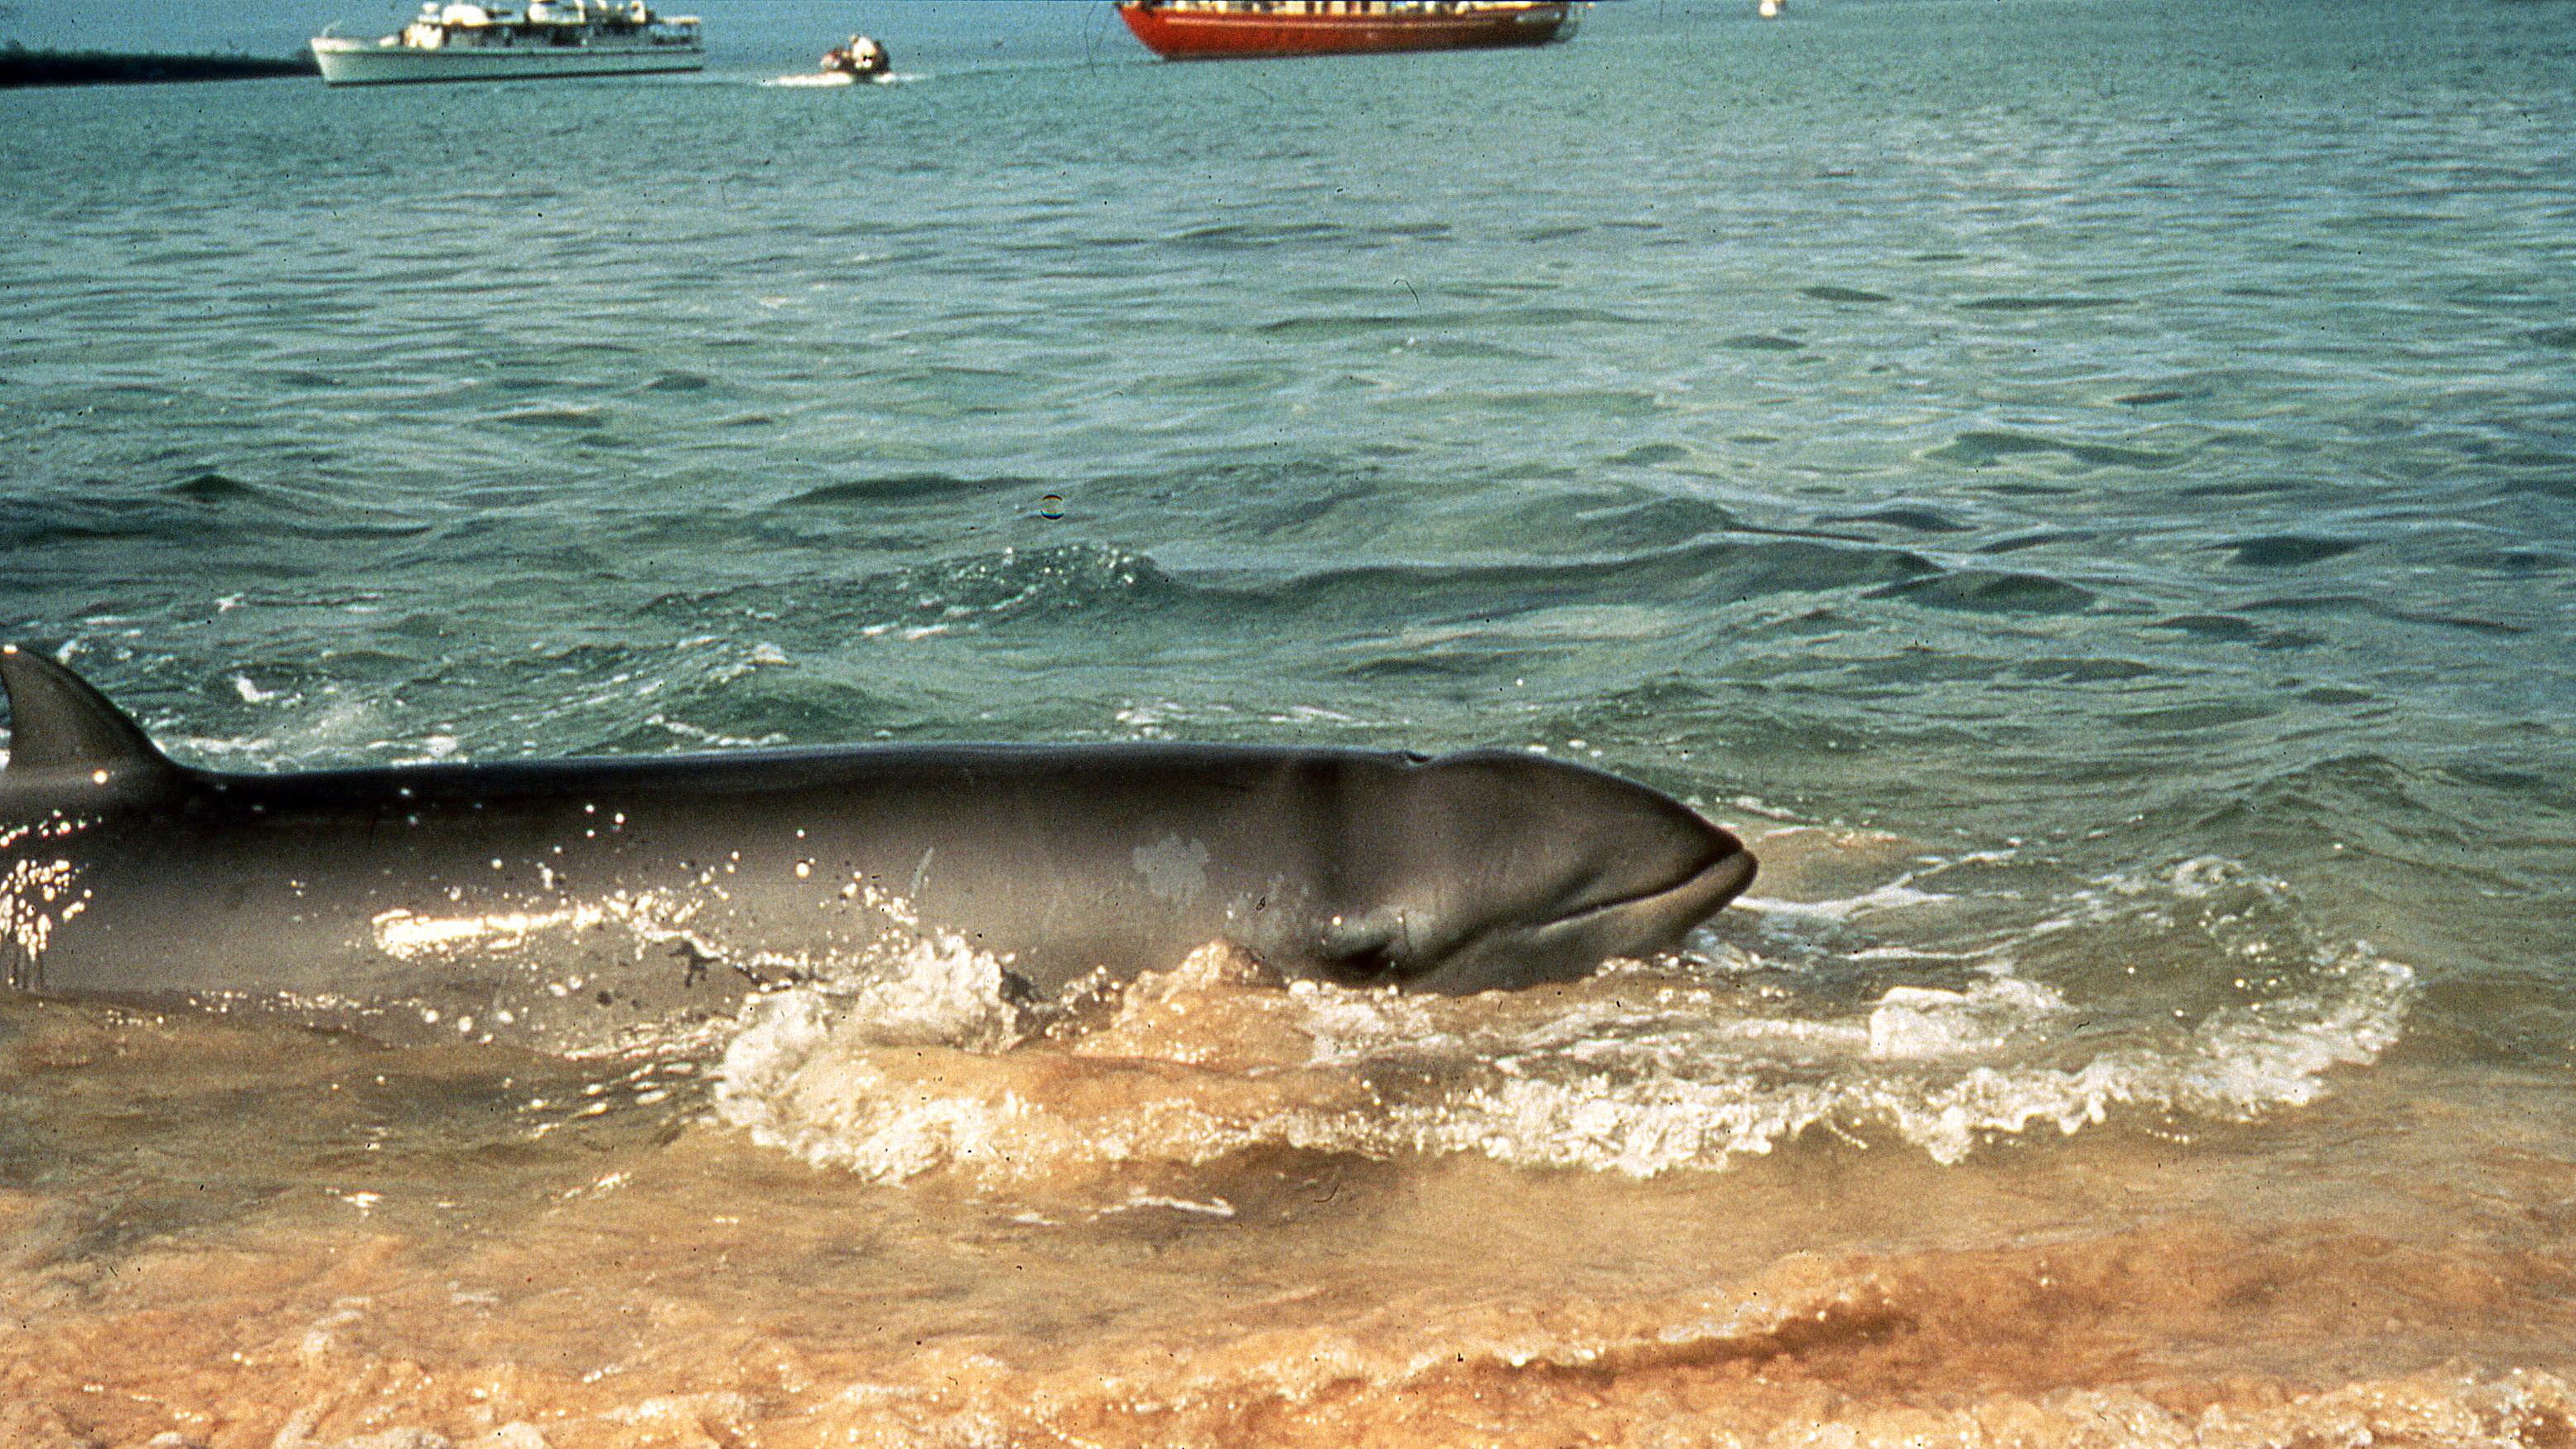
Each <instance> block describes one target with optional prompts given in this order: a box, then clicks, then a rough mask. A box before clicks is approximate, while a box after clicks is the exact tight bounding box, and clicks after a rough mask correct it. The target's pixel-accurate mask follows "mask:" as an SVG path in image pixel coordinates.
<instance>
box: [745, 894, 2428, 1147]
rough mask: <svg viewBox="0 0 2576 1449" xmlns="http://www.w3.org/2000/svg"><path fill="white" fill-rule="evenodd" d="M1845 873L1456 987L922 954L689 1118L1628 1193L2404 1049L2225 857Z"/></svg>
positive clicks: (2306, 1080) (2239, 1090)
mask: <svg viewBox="0 0 2576 1449" xmlns="http://www.w3.org/2000/svg"><path fill="white" fill-rule="evenodd" d="M1867 853H1868V852H1867V849H1866V848H1864V849H1863V850H1862V851H1861V853H1860V854H1861V856H1866V855H1867ZM1857 858H1859V857H1856V856H1853V855H1851V854H1849V853H1848V852H1847V853H1846V854H1845V856H1844V859H1843V861H1842V864H1843V865H1844V866H1849V865H1851V863H1852V861H1853V860H1854V859H1857ZM2006 864H2009V863H2008V862H2007V863H2006ZM1832 873H1833V872H1832V869H1830V868H1828V869H1825V870H1822V871H1817V870H1812V869H1811V870H1810V871H1809V872H1808V873H1807V874H1808V878H1809V879H1810V880H1811V881H1813V880H1819V879H1824V878H1826V877H1829V876H1831V875H1832ZM1846 873H1848V872H1846ZM1788 874H1789V875H1790V877H1791V881H1790V884H1791V885H1792V887H1793V888H1794V886H1795V885H1796V883H1797V876H1798V870H1797V864H1796V860H1795V857H1794V853H1793V854H1792V859H1791V863H1790V865H1789V869H1788ZM1861 874H1863V875H1867V876H1870V877H1871V878H1870V879H1868V880H1866V881H1864V882H1862V883H1861V888H1859V889H1855V890H1850V891H1848V892H1847V893H1843V894H1837V895H1826V896H1821V897H1814V896H1811V897H1810V898H1808V899H1803V900H1793V899H1787V898H1773V899H1757V900H1755V901H1752V902H1750V903H1748V907H1740V908H1739V909H1738V910H1737V911H1735V912H1732V913H1730V915H1729V917H1727V918H1725V919H1724V920H1723V921H1722V922H1721V929H1722V930H1723V931H1724V932H1725V934H1724V935H1723V936H1721V935H1718V934H1713V933H1709V932H1703V933H1702V934H1701V936H1700V937H1698V938H1697V939H1695V941H1694V942H1693V945H1692V948H1691V949H1690V950H1688V951H1686V952H1684V953H1682V954H1681V955H1679V956H1677V957H1675V958H1672V959H1667V960H1662V961H1657V962H1650V963H1639V962H1628V963H1615V964H1614V965H1613V967H1612V968H1611V969H1609V970H1607V971H1605V972H1603V973H1601V974H1600V975H1598V976H1596V977H1594V978H1593V979H1591V980H1588V981H1584V982H1579V983H1574V984H1571V985H1565V986H1550V987H1543V988H1536V989H1531V990H1525V991H1519V992H1508V993H1490V994H1487V995H1484V996H1477V997H1464V998H1452V997H1436V996H1417V995H1403V994H1397V993H1392V992H1383V991H1358V990H1348V989H1343V988H1338V987H1334V986H1330V985H1325V984H1321V983H1313V982H1294V983H1285V984H1283V983H1280V982H1278V981H1277V980H1275V979H1273V978H1271V977H1270V976H1269V975H1268V974H1267V973H1266V972H1265V971H1264V970H1263V968H1261V967H1260V965H1259V964H1258V963H1257V962H1254V961H1252V960H1250V959H1249V958H1247V957H1244V956H1242V955H1240V954H1238V953H1235V952H1233V951H1231V950H1230V949H1229V948H1227V947H1224V946H1222V945H1211V946H1209V947H1206V948H1203V949H1202V950H1200V951H1198V952H1196V953H1194V954H1193V955H1192V956H1191V957H1190V958H1189V959H1188V960H1186V961H1184V962H1181V963H1177V964H1176V965H1174V966H1173V967H1171V968H1170V969H1166V970H1161V971H1151V972H1147V973H1145V974H1143V975H1142V976H1140V977H1139V978H1138V979H1136V980H1135V981H1133V982H1131V983H1128V984H1125V985H1124V986H1100V987H1097V988H1096V989H1093V990H1091V991H1090V992H1088V993H1087V994H1084V995H1082V996H1080V997H1079V998H1078V999H1075V1000H1072V1001H1068V1002H1062V1003H1031V1002H1028V1001H1026V1000H1025V999H1023V998H1017V997H1015V996H1014V995H1013V992H1012V989H1011V987H1012V983H1011V979H1010V978H1009V977H1008V975H1007V974H1006V973H1005V972H1004V971H1003V970H1002V968H1001V966H1000V965H999V963H996V962H994V961H992V960H990V959H989V958H985V957H981V956H978V955H977V954H976V953H974V952H973V951H972V950H970V949H968V948H966V947H965V946H964V945H963V943H960V942H955V941H936V940H934V941H929V942H924V943H922V944H920V945H919V946H917V947H915V948H914V950H913V951H912V952H911V954H910V955H909V956H907V957H906V958H904V961H903V963H902V965H901V967H900V968H899V969H897V970H896V971H894V972H893V973H892V974H890V975H887V976H884V977H881V978H872V979H870V980H868V981H866V982H864V983H862V984H859V985H856V986H837V987H831V988H824V987H812V986H808V987H800V988H797V989H795V990H793V991H788V992H784V993H780V994H777V995H773V996H768V997H764V998H761V999H759V1000H757V1001H755V1002H753V1003H752V1004H751V1005H750V1006H749V1007H748V1008H747V1009H746V1011H745V1013H744V1017H743V1021H742V1029H741V1031H740V1032H739V1034H737V1035H736V1036H735V1037H734V1038H733V1039H732V1040H731V1042H730V1044H729V1045H728V1047H727V1049H726V1051H725V1053H724V1056H723V1059H722V1062H721V1063H720V1065H719V1067H718V1070H717V1072H716V1073H715V1078H716V1080H715V1088H714V1094H713V1098H712V1100H713V1104H714V1110H715V1113H716V1116H717V1118H718V1119H719V1120H720V1121H722V1122H724V1123H727V1124H729V1125H731V1126H733V1127H736V1128H739V1129H741V1130H743V1131H746V1132H748V1133H749V1134H751V1136H752V1137H753V1138H754V1139H755V1140H757V1141H758V1142H760V1143H762V1144H764V1145H767V1146H771V1147H775V1148H778V1149H781V1150H784V1151H787V1152H790V1153H792V1154H794V1155H796V1156H798V1157H801V1158H803V1159H805V1160H807V1161H809V1162H812V1163H815V1164H818V1165H827V1166H832V1167H837V1168H843V1169H847V1170H849V1171H851V1172H854V1173H857V1174H859V1175H861V1176H863V1177H866V1178H868V1179H871V1180H875V1181H880V1182H898V1181H904V1180H908V1179H911V1178H915V1177H919V1176H923V1175H926V1174H952V1175H959V1176H963V1177H965V1178H968V1179H971V1180H973V1181H975V1182H977V1183H980V1184H984V1185H989V1186H995V1187H1002V1186H1013V1185H1017V1186H1040V1185H1046V1184H1055V1185H1059V1186H1061V1185H1067V1184H1079V1183H1093V1184H1102V1185H1117V1184H1122V1183H1125V1184H1130V1185H1132V1183H1133V1181H1134V1178H1135V1176H1136V1174H1138V1173H1139V1172H1143V1173H1147V1174H1151V1173H1153V1172H1156V1171H1164V1170H1175V1169H1186V1168H1190V1167H1196V1166H1200V1165H1204V1164H1208V1163H1211V1162H1215V1161H1217V1160H1219V1159H1222V1158H1226V1157H1228V1156H1230V1155H1234V1154H1239V1153H1247V1152H1253V1151H1257V1150H1262V1149H1284V1150H1292V1151H1307V1152H1322V1153H1333V1154H1355V1155H1358V1156H1361V1157H1365V1158H1371V1159H1378V1160H1395V1159H1400V1158H1405V1157H1408V1156H1417V1155H1432V1156H1438V1155H1447V1154H1480V1155H1482V1156H1485V1157H1488V1158H1491V1159H1493V1160H1495V1161H1498V1162H1502V1163H1506V1164H1511V1165H1516V1166H1529V1167H1546V1168H1562V1169H1576V1170H1581V1171H1586V1172H1596V1173H1610V1174H1619V1175H1624V1176H1628V1177H1635V1178H1645V1177H1653V1176H1658V1175H1661V1174H1666V1173H1672V1172H1679V1171H1707V1170H1716V1169H1722V1168H1724V1167H1726V1166H1727V1165H1728V1164H1729V1163H1730V1162H1731V1161H1733V1160H1734V1159H1736V1158H1739V1157H1742V1156H1746V1155H1759V1154H1767V1153H1771V1152H1774V1151H1776V1150H1779V1149H1781V1148H1783V1147H1784V1146H1786V1145H1788V1144H1791V1143H1794V1142H1797V1141H1799V1140H1800V1139H1801V1138H1805V1137H1809V1136H1811V1135H1812V1136H1814V1137H1816V1138H1817V1140H1819V1141H1826V1140H1840V1141H1843V1142H1847V1143H1854V1144H1871V1143H1883V1142H1901V1143H1904V1144H1907V1145H1909V1146H1910V1147H1911V1148H1913V1149H1915V1150H1917V1151H1920V1152H1921V1153H1923V1154H1925V1155H1927V1156H1928V1157H1930V1158H1931V1159H1933V1160H1934V1161H1936V1162H1939V1163H1942V1164H1955V1163H1958V1162H1961V1161H1963V1160H1965V1159H1966V1158H1968V1157H1969V1156H1970V1155H1971V1154H1972V1153H1974V1152H1976V1151H1977V1150H1978V1149H1979V1148H1980V1147H1981V1146H1982V1145H1985V1144H1988V1143H1991V1142H1994V1141H1997V1140H2000V1139H2009V1138H2017V1137H2023V1136H2026V1135H2029V1134H2034V1133H2042V1134H2043V1135H2044V1133H2045V1129H2054V1131H2055V1132H2056V1133H2060V1134H2072V1133H2076V1132H2079V1131H2082V1130H2085V1129H2087V1128H2093V1127H2098V1126H2101V1125H2103V1124H2106V1123H2113V1122H2119V1121H2128V1122H2132V1123H2135V1124H2137V1125H2141V1126H2143V1127H2145V1128H2147V1129H2148V1130H2154V1131H2159V1132H2165V1133H2169V1134H2179V1133H2188V1132H2190V1131H2191V1130H2194V1127H2195V1124H2211V1123H2225V1122H2245V1121H2251V1120H2254V1119H2257V1118H2260V1117H2262V1116H2264V1115H2265V1114H2268V1113H2272V1112H2276V1111H2279V1110H2283V1109H2287V1108H2295V1107H2298V1106H2301V1105H2304V1104H2306V1103H2309V1102H2312V1101H2314V1100H2316V1099H2317V1098H2318V1097H2319V1096H2321V1095H2322V1094H2324V1093H2325V1092H2326V1091H2327V1090H2328V1087H2329V1083H2330V1079H2331V1076H2332V1074H2333V1073H2334V1072H2336V1071H2337V1070H2339V1069H2349V1068H2355V1067H2361V1066H2366V1065H2368V1064H2370V1063H2371V1062H2373V1061H2375V1060H2376V1059H2377V1058H2378V1056H2379V1055H2380V1054H2381V1053H2382V1052H2383V1051H2385V1050H2386V1049H2387V1048H2388V1047H2389V1045H2390V1044H2391V1043H2393V1042H2394V1041H2396V1040H2397V1038H2398V1036H2399V1034H2400V1031H2401V1029H2402V1026H2403V1023H2404V1019H2405V1016H2406V1011H2407V1008H2408V1004H2409V1002H2410V1000H2411V999H2412V996H2413V994H2414V974H2413V972H2412V971H2411V970H2410V969H2409V968H2408V967H2407V966H2405V965H2403V964H2401V963H2399V962H2396V961H2393V960H2389V959H2386V958H2384V957H2382V956H2381V955H2379V954H2378V953H2377V952H2376V951H2374V950H2373V949H2372V948H2371V947H2370V946H2369V945H2368V944H2367V943H2362V942H2349V941H2341V942H2339V941H2332V940H2328V939H2324V938H2323V937H2322V936H2321V935H2320V934H2319V933H2317V932H2316V931H2315V930H2314V929H2312V928H2311V927H2309V926H2308V925H2307V923H2306V918H2305V917H2304V916H2303V914H2302V913H2301V911H2300V909H2299V906H2298V903H2297V900H2296V898H2295V896H2294V894H2293V893H2291V892H2290V890H2289V889H2288V887H2286V886H2285V885H2283V884H2281V883H2280V882H2277V881H2271V880H2266V879H2263V878H2261V877H2259V876H2257V875H2255V874H2254V873H2252V872H2250V871H2248V870H2246V869H2245V868H2244V867H2242V866H2241V865H2237V864H2235V863H2233V862H2226V861H2215V860H2208V859H2194V860H2186V861H2181V862H2176V863H2172V864H2170V865H2168V866H2166V867H2165V868H2163V869H2162V870H2161V871H2159V872H2154V873H2145V874H2137V875H2122V876H2111V877H2104V878H2101V879H2098V880H2094V881H2089V882H2084V883H2081V884H2080V885H2078V886H2076V887H2075V888H2073V889H2071V890H2070V891H2068V892H2067V893H2066V894H2064V895H2062V896H2058V897H2055V898H2053V899H2052V900H2051V901H2050V902H2048V903H2047V905H2046V906H2045V907H2044V908H2043V909H2042V910H2040V911H2039V912H2037V913H2036V918H2035V919H2034V913H2033V912H2032V910H2031V903H2030V902H2028V901H2025V900H2022V899H2020V898H2019V897H2020V896H2021V895H2022V892H2021V891H2020V890H2019V889H2018V888H2017V885H2018V883H2019V881H2018V877H2015V876H2014V875H2012V874H2011V873H2010V872H2009V871H2005V872H2004V873H2002V874H1999V873H1998V863H1997V861H1996V859H1995V858H1994V857H1991V856H1983V857H1963V858H1960V859H1955V860H1939V859H1932V858H1928V857H1925V858H1920V859H1911V860H1906V861H1902V862H1890V863H1886V864H1884V865H1882V866H1879V867H1876V868H1874V870H1864V871H1862V872H1861ZM1841 884H1846V885H1848V884H1852V882H1851V881H1848V880H1845V881H1842V882H1841ZM1998 913H2008V914H2009V916H2010V918H2009V919H2004V920H1998V919H1996V917H1997V915H1998Z"/></svg>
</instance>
